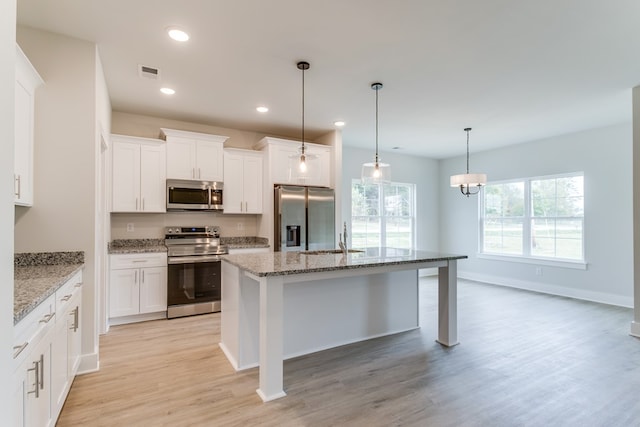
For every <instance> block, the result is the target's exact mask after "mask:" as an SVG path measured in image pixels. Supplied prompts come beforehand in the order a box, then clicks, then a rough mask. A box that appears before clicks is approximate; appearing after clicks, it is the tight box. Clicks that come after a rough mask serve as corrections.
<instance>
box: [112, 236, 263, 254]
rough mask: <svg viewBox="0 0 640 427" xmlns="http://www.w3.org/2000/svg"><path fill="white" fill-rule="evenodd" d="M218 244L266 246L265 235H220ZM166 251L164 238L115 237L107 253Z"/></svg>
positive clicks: (229, 246)
mask: <svg viewBox="0 0 640 427" xmlns="http://www.w3.org/2000/svg"><path fill="white" fill-rule="evenodd" d="M220 244H221V245H226V246H227V247H228V248H229V249H249V248H268V247H269V239H267V238H265V237H221V238H220ZM154 252H167V247H166V246H165V244H164V239H115V240H113V241H112V242H109V245H108V253H109V254H140V253H154Z"/></svg>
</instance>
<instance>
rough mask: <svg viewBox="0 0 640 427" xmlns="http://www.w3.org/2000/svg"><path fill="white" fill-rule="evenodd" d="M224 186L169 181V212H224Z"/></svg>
mask: <svg viewBox="0 0 640 427" xmlns="http://www.w3.org/2000/svg"><path fill="white" fill-rule="evenodd" d="M222 190H223V184H222V183H221V182H215V181H191V180H184V179H168V180H167V211H218V212H222Z"/></svg>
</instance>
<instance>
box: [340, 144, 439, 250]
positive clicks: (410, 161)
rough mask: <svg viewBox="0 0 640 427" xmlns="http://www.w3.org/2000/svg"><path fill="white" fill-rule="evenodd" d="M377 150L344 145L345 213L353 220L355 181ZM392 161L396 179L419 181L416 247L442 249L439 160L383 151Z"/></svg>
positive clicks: (412, 182)
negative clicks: (439, 226)
mask: <svg viewBox="0 0 640 427" xmlns="http://www.w3.org/2000/svg"><path fill="white" fill-rule="evenodd" d="M373 154H374V151H372V150H363V149H359V148H353V147H346V146H345V147H343V151H342V187H343V192H342V217H343V218H344V220H345V221H347V224H350V222H351V182H352V180H353V179H360V173H361V169H362V164H363V163H365V162H370V161H371V159H372V157H373ZM380 157H381V158H383V159H384V162H385V163H389V164H390V165H391V180H392V181H393V182H401V183H409V184H416V249H421V250H431V251H437V250H438V244H439V242H438V240H439V237H438V223H439V221H440V218H439V211H438V194H439V191H438V190H439V183H438V161H437V160H433V159H428V158H426V157H416V156H408V155H403V154H399V153H381V154H380Z"/></svg>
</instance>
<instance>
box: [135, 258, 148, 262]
mask: <svg viewBox="0 0 640 427" xmlns="http://www.w3.org/2000/svg"><path fill="white" fill-rule="evenodd" d="M148 261H149V260H148V259H134V260H133V262H148Z"/></svg>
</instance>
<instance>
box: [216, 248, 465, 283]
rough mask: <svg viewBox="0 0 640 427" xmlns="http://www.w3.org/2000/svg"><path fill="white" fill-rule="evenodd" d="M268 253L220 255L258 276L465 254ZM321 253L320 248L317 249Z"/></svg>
mask: <svg viewBox="0 0 640 427" xmlns="http://www.w3.org/2000/svg"><path fill="white" fill-rule="evenodd" d="M306 252H307V253H305V252H271V253H254V254H238V255H222V256H221V258H222V259H223V260H224V261H226V262H228V263H230V264H232V265H235V266H236V267H239V268H242V269H244V270H247V271H248V272H250V273H252V274H254V275H256V276H258V277H265V276H287V275H292V274H303V273H314V272H321V271H334V270H347V269H356V268H370V267H379V266H385V265H398V264H419V263H423V262H432V261H450V260H459V259H466V258H467V256H466V255H454V254H446V253H440V252H431V251H418V250H411V249H397V248H382V249H378V248H367V249H365V250H362V251H360V252H350V253H348V254H347V255H344V254H343V253H342V252H338V253H317V252H316V253H309V252H312V251H306ZM320 252H322V251H320Z"/></svg>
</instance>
